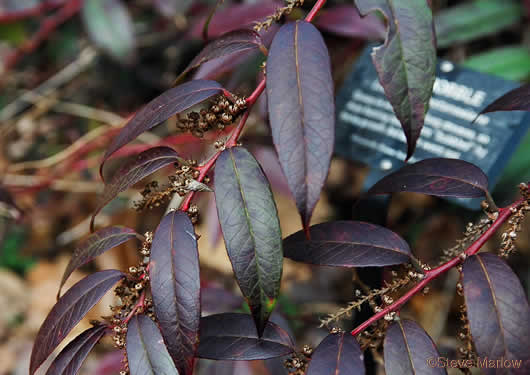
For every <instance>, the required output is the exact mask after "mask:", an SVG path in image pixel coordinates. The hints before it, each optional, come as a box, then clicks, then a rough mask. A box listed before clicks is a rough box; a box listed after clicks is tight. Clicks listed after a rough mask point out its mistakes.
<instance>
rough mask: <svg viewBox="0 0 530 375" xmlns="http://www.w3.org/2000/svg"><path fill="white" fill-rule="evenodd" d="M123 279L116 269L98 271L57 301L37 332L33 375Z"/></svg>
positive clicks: (31, 363)
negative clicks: (73, 329)
mask: <svg viewBox="0 0 530 375" xmlns="http://www.w3.org/2000/svg"><path fill="white" fill-rule="evenodd" d="M124 277H125V275H124V274H123V273H121V272H120V271H116V270H106V271H100V272H96V273H94V274H92V275H90V276H87V277H86V278H84V279H83V280H81V281H79V282H78V283H77V284H75V285H74V286H73V287H71V288H70V289H69V290H68V291H67V292H66V293H65V294H64V296H62V297H61V299H59V301H57V303H56V304H55V306H53V308H52V310H51V311H50V313H49V314H48V316H47V317H46V319H45V320H44V323H42V325H41V327H40V329H39V332H38V333H37V337H36V339H35V343H34V345H33V351H32V353H31V360H30V366H29V373H30V375H33V374H34V373H35V371H37V369H38V368H39V366H40V365H41V364H42V362H44V360H45V359H46V358H47V357H48V356H49V355H50V354H51V352H53V351H54V350H55V348H56V347H57V345H59V344H60V343H61V341H63V339H64V338H65V337H66V335H67V334H68V333H69V332H70V331H71V330H72V328H74V327H75V325H76V324H77V323H78V322H79V321H80V320H81V319H82V318H83V317H84V316H85V315H86V314H87V313H88V311H89V310H90V309H91V308H92V307H93V306H94V305H95V304H96V303H97V302H98V301H99V300H100V299H101V298H102V297H103V296H104V295H105V293H107V291H108V290H109V289H111V288H112V286H113V285H114V284H116V283H117V282H118V281H119V280H121V279H123V278H124Z"/></svg>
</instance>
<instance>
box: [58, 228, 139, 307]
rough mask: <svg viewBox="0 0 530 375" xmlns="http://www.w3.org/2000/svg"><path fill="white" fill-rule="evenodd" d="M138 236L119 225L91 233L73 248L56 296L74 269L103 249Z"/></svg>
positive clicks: (105, 249)
mask: <svg viewBox="0 0 530 375" xmlns="http://www.w3.org/2000/svg"><path fill="white" fill-rule="evenodd" d="M138 236H139V235H138V233H136V232H135V231H134V230H132V229H130V228H125V227H120V226H114V227H109V228H104V229H101V230H98V231H97V232H96V233H93V234H91V235H90V236H89V237H88V238H87V239H86V240H84V241H83V242H81V243H80V244H79V246H78V247H77V248H76V249H75V250H74V253H73V254H72V257H71V258H70V262H69V263H68V266H66V270H65V271H64V274H63V278H62V280H61V285H59V291H58V292H57V296H60V295H61V289H62V287H63V285H64V283H65V282H66V280H68V277H70V275H71V274H72V272H74V271H75V270H76V269H78V268H79V267H81V266H82V265H84V264H86V263H88V262H90V261H91V260H93V259H94V258H96V257H97V256H99V255H101V254H103V253H104V252H105V251H107V250H110V249H112V248H113V247H116V246H118V245H120V244H122V243H124V242H127V241H129V240H130V239H132V238H135V237H137V238H138Z"/></svg>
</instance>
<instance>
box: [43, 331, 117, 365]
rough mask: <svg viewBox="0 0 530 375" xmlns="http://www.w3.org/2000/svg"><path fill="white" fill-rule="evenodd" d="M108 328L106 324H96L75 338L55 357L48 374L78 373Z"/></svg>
mask: <svg viewBox="0 0 530 375" xmlns="http://www.w3.org/2000/svg"><path fill="white" fill-rule="evenodd" d="M106 329H107V327H106V326H104V325H99V326H95V327H92V328H89V329H87V330H86V331H84V332H83V333H81V334H80V335H79V336H77V337H76V338H75V339H73V340H72V341H71V342H70V343H68V345H67V346H66V347H65V348H64V349H63V350H61V352H60V353H59V355H58V356H57V357H56V358H55V359H54V361H53V363H52V364H51V366H50V368H49V369H48V371H47V372H46V375H75V374H77V372H78V371H79V369H80V368H81V365H82V364H83V362H84V360H85V359H86V357H87V356H88V354H89V353H90V351H91V350H92V348H93V347H94V346H95V345H96V344H97V343H98V341H99V340H100V339H101V338H102V337H103V336H104V335H105V330H106Z"/></svg>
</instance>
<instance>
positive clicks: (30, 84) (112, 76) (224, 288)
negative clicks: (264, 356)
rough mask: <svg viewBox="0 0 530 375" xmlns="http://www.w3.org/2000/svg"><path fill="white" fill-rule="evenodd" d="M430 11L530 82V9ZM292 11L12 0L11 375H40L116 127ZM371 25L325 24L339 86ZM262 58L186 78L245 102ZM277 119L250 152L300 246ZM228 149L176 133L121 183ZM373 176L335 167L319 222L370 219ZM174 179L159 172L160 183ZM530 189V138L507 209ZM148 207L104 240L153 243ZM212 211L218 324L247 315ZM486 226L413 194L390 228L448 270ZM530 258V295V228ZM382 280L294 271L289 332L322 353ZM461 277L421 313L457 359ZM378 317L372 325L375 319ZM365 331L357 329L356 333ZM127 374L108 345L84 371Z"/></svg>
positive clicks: (345, 19) (4, 28)
mask: <svg viewBox="0 0 530 375" xmlns="http://www.w3.org/2000/svg"><path fill="white" fill-rule="evenodd" d="M429 2H430V3H431V6H432V9H433V12H434V14H435V20H436V32H437V40H438V55H439V57H441V58H445V59H448V60H450V61H453V62H455V63H457V64H461V65H463V66H465V67H467V68H470V69H474V70H477V71H480V72H484V73H489V74H493V75H496V76H500V77H502V78H505V79H508V80H514V81H518V82H521V83H523V82H528V80H529V79H530V49H529V47H530V23H529V17H530V1H529V0H475V1H472V0H467V1H465V0H430V1H429ZM278 6H282V3H280V2H275V1H271V0H265V1H262V0H246V1H245V0H244V1H240V2H237V1H231V0H224V1H222V0H219V1H214V0H198V1H192V0H130V1H125V0H84V1H82V0H0V87H1V90H0V282H1V283H2V284H1V285H2V288H1V291H0V302H2V306H4V307H6V308H5V309H3V311H2V312H1V313H0V374H22V373H24V374H25V373H26V371H27V366H28V359H29V353H30V350H31V345H32V340H33V337H34V335H35V334H36V331H37V329H38V327H39V326H40V324H41V322H42V320H43V319H44V317H45V316H46V314H47V313H48V311H49V309H50V308H51V306H52V305H53V303H54V302H55V295H56V291H57V287H58V284H59V280H60V275H61V273H62V272H63V270H64V268H65V265H66V262H67V260H68V256H69V254H71V252H72V251H73V250H74V248H75V244H76V242H78V241H79V240H80V239H82V238H83V237H85V236H86V234H87V233H88V221H89V216H90V214H91V213H92V211H93V209H94V207H95V206H96V203H97V199H98V194H99V193H100V192H101V190H102V182H101V180H100V179H99V175H98V166H99V162H100V160H101V156H102V153H103V152H104V150H105V147H106V146H107V145H108V143H109V141H110V139H111V138H112V136H113V135H115V134H116V128H117V127H119V126H120V125H122V124H123V123H124V121H125V120H126V118H127V117H128V116H130V115H131V114H132V113H134V112H135V111H136V110H138V109H139V108H140V107H141V106H142V105H143V104H145V103H147V102H148V101H149V100H151V99H152V98H153V97H155V96H157V95H159V94H160V93H161V92H163V91H165V90H167V89H168V88H170V87H171V85H172V83H173V81H174V80H175V78H176V77H177V76H178V75H179V74H180V73H181V72H182V70H183V69H184V68H185V67H186V66H187V64H188V63H189V62H190V61H191V59H192V58H193V57H194V56H195V55H196V54H197V53H198V52H199V51H200V50H201V48H202V47H204V45H205V43H206V41H205V36H206V37H207V38H208V39H209V40H211V39H215V38H216V37H218V36H219V35H221V34H223V33H225V32H228V31H230V30H233V29H237V28H241V27H252V23H253V22H254V21H256V20H263V19H264V18H265V17H266V16H268V15H270V14H272V13H274V10H275V9H276V8H277V7H278ZM311 6H312V1H311V0H308V1H306V2H305V3H304V4H303V6H302V7H301V8H295V9H294V11H293V12H292V13H291V14H290V15H289V16H288V18H292V19H297V18H300V17H301V16H303V15H304V14H305V12H307V11H308V9H310V7H311ZM214 10H215V12H214ZM208 19H210V21H209V25H208V28H207V32H205V29H206V28H205V27H204V26H205V24H206V23H208ZM357 22H358V15H357V12H356V10H355V8H354V7H353V5H352V2H351V1H347V2H346V1H339V0H330V1H328V2H327V5H326V7H325V8H324V10H323V12H322V14H321V15H320V17H319V18H317V20H316V22H315V23H316V25H317V26H318V27H319V28H320V29H321V31H322V33H323V34H324V36H325V39H326V42H327V44H328V47H329V49H330V54H331V57H332V64H333V72H334V75H335V76H334V79H335V83H336V88H339V87H340V85H341V82H342V81H343V80H344V78H345V77H346V75H347V74H348V73H349V72H350V71H351V69H352V65H353V64H354V63H355V61H356V58H357V57H358V55H359V53H360V51H361V50H362V48H363V47H364V45H365V43H367V42H373V41H374V40H377V38H378V37H379V36H380V35H378V33H377V32H376V30H377V28H374V25H370V24H368V23H357ZM276 30H277V28H276V26H273V27H271V28H270V29H269V30H268V31H262V32H261V33H262V36H263V38H264V40H266V41H267V43H270V41H271V39H272V36H273V35H274V32H275V31H276ZM205 34H206V35H205ZM263 60H264V58H263V57H262V56H261V55H259V54H258V53H251V54H248V53H243V54H239V55H237V56H231V57H230V58H221V59H217V60H213V61H211V62H208V63H206V64H204V65H203V66H201V67H200V68H198V69H196V70H194V71H193V72H192V73H190V74H188V76H187V78H192V77H194V78H207V79H214V80H218V81H220V82H222V83H223V84H224V86H225V87H226V88H228V89H229V90H232V91H233V92H235V93H238V94H243V95H244V94H248V93H250V92H251V91H252V89H253V87H254V85H255V83H256V81H257V77H258V76H259V75H260V74H261V73H260V71H261V70H260V65H261V63H262V62H263ZM266 120H267V111H266V100H264V98H262V99H260V102H259V105H258V106H256V107H255V108H254V110H253V112H252V115H251V118H250V120H249V123H248V126H247V128H248V129H247V130H246V132H245V134H244V143H245V144H246V145H247V146H248V147H250V148H251V150H252V151H253V152H254V153H255V155H256V157H257V158H258V160H259V161H260V162H261V163H262V165H263V168H264V170H265V172H266V173H267V175H268V177H269V179H270V180H271V184H272V186H273V189H274V191H275V196H276V199H277V204H278V208H279V212H280V221H281V223H282V232H283V234H284V236H287V235H289V234H291V233H293V232H295V231H297V230H299V229H300V226H299V219H298V217H297V214H296V209H295V207H294V204H293V203H292V201H291V199H290V197H289V193H288V190H287V188H286V183H285V180H284V177H283V175H282V173H281V170H280V168H279V165H278V162H277V160H276V156H275V153H274V151H273V148H272V147H271V145H272V143H271V139H270V134H269V129H268V126H267V121H266ZM217 135H218V134H214V135H213V136H211V137H209V138H208V137H205V138H203V139H199V138H194V137H191V136H190V135H187V134H179V133H178V132H177V127H176V124H175V120H174V119H171V120H169V121H167V123H166V124H164V126H159V127H157V128H156V129H154V130H153V131H152V132H150V133H146V134H145V135H144V136H142V137H140V138H139V141H138V142H137V143H134V144H132V145H131V146H129V147H128V148H127V149H126V150H125V151H124V152H123V153H122V154H121V155H120V156H121V157H119V158H116V159H114V161H113V162H112V163H109V164H110V165H109V168H108V171H106V173H112V171H113V170H115V168H116V167H117V166H118V165H119V164H120V163H121V162H123V158H124V157H127V156H130V155H134V154H136V153H138V152H139V151H141V150H143V149H145V148H146V147H147V146H146V145H148V144H149V145H153V144H157V145H161V144H168V145H171V146H172V147H174V148H176V149H177V150H178V151H179V152H181V153H182V155H184V156H186V157H190V158H194V159H197V160H199V161H200V160H202V158H205V157H207V156H208V155H209V153H211V152H212V143H213V140H214V139H215V137H216V136H217ZM165 172H166V174H167V170H166V171H165ZM366 172H367V167H366V166H363V165H360V164H359V163H357V162H355V161H352V160H342V159H339V158H336V159H334V160H333V162H332V168H331V172H330V176H329V180H328V183H327V185H326V188H325V191H324V193H323V196H322V199H321V201H320V203H319V205H318V206H317V210H316V212H315V215H314V222H321V221H326V220H329V219H332V218H334V219H352V218H353V217H357V216H358V215H359V213H358V212H357V213H355V212H353V210H352V207H353V204H354V203H355V201H356V199H357V198H358V197H359V192H360V188H361V187H362V181H363V178H364V177H365V175H366ZM163 175H164V173H159V174H158V176H159V177H160V178H161V179H163V178H164V177H161V176H163ZM528 180H530V134H529V135H527V136H526V137H525V138H524V139H523V141H522V143H521V145H520V146H519V147H518V149H517V151H516V153H515V155H514V157H513V158H512V159H511V161H510V163H509V164H508V166H507V167H506V169H505V170H504V171H503V177H502V178H501V180H500V182H499V183H498V184H497V186H496V188H495V190H494V197H495V198H496V199H498V200H499V201H500V202H506V201H508V200H510V199H512V198H513V197H515V196H516V194H517V189H516V186H517V184H518V183H519V182H521V181H528ZM138 189H139V190H141V189H142V185H141V184H140V185H139V186H138ZM139 196H140V195H139V193H138V191H130V192H126V193H124V194H123V195H122V196H120V198H119V199H117V200H115V201H114V202H113V203H112V204H111V205H109V206H108V207H107V208H105V210H104V211H103V213H102V215H101V217H100V218H99V219H98V220H99V221H98V224H99V226H100V227H101V226H105V225H110V224H120V225H126V226H128V227H131V228H136V229H137V230H138V231H145V230H153V229H154V228H155V226H156V225H157V223H158V220H159V219H160V217H161V215H162V214H163V209H160V210H153V211H147V212H142V213H139V214H138V213H136V212H135V211H134V210H132V209H131V207H132V201H133V200H135V199H139ZM212 200H213V198H212V197H211V196H210V195H209V194H208V193H203V194H202V195H201V196H200V199H199V200H198V202H197V203H198V204H199V207H200V213H201V221H200V223H199V225H198V226H197V231H198V232H199V233H200V234H201V236H202V237H201V241H200V243H199V246H200V252H201V265H202V267H203V270H202V275H203V276H202V277H203V280H202V282H203V285H204V286H205V288H206V289H205V293H204V294H203V303H204V307H205V310H206V311H210V312H218V310H220V309H221V310H223V309H224V310H223V311H228V310H240V311H244V310H245V309H246V307H245V306H243V304H242V302H241V299H240V297H239V296H237V295H236V294H235V293H236V290H237V288H235V285H234V280H233V277H232V275H231V266H230V264H229V261H228V258H227V257H226V254H225V251H224V245H223V243H222V240H221V238H220V231H219V226H218V223H217V218H216V212H215V205H214V204H213V202H212ZM478 215H479V214H478V213H477V212H472V211H467V210H466V209H464V208H461V207H458V206H455V205H453V204H451V203H449V202H447V201H443V200H440V199H437V198H432V197H427V196H421V195H416V194H398V195H396V196H395V197H394V198H393V199H392V203H391V205H390V207H389V210H388V214H387V215H386V214H385V215H383V216H384V221H386V224H387V225H388V226H389V227H390V228H391V229H393V230H395V231H397V232H399V233H400V234H402V235H403V236H404V237H405V238H406V239H407V240H408V241H410V243H411V247H412V248H413V250H414V252H415V253H416V254H417V255H418V256H419V257H420V258H421V259H423V260H425V261H427V262H428V261H432V262H434V261H436V259H437V257H439V255H440V254H441V252H442V250H443V249H444V248H447V247H450V246H452V245H453V244H454V243H455V241H456V239H457V238H459V237H460V236H461V233H462V231H463V230H464V228H465V225H466V223H467V222H468V221H470V220H474V219H475V218H477V217H478ZM497 240H498V239H497ZM497 243H498V242H496V241H495V240H494V241H491V243H489V244H488V245H487V246H488V247H489V248H490V249H494V248H495V246H496V244H497ZM519 247H520V252H519V253H518V254H517V255H516V256H514V257H513V258H512V259H511V261H510V263H511V265H512V266H513V267H514V269H515V271H516V273H517V274H518V275H519V277H520V279H521V280H522V282H523V285H524V287H525V288H526V290H527V291H528V284H529V282H530V271H529V269H530V268H529V263H530V262H529V256H530V235H529V231H528V230H525V231H524V232H523V233H522V235H521V236H520V237H519ZM136 254H137V251H136V248H135V244H131V243H128V244H125V245H122V246H120V247H119V248H117V249H115V250H113V251H111V252H109V253H108V254H105V255H104V256H102V257H100V258H99V259H98V260H97V261H96V262H94V263H93V264H91V265H89V266H87V267H86V268H85V270H84V271H80V272H78V274H77V275H75V276H74V277H72V282H73V281H77V280H79V279H80V277H81V276H83V275H84V274H86V273H87V272H90V271H91V270H94V269H103V268H111V267H113V268H119V269H126V268H127V267H128V266H129V265H131V264H135V263H136V256H137V255H136ZM374 274H377V273H374V272H372V271H371V270H360V272H359V274H353V275H352V272H351V271H348V270H343V271H342V270H341V271H337V270H333V269H325V268H322V269H319V268H317V267H312V266H309V265H299V264H298V265H296V266H294V265H293V264H292V263H290V262H288V261H286V266H285V271H284V279H283V284H282V297H281V299H280V303H279V306H280V307H279V312H280V315H279V317H277V319H281V318H282V317H283V318H285V317H286V318H287V320H288V321H289V323H285V324H290V327H291V328H292V329H293V330H294V331H295V334H296V336H297V338H298V342H299V344H300V345H302V344H305V343H309V344H313V345H315V344H317V343H318V342H319V340H320V339H321V338H322V337H323V336H324V333H325V332H324V331H323V330H319V329H317V328H316V327H317V326H318V318H319V317H321V316H323V315H324V314H326V313H329V312H333V311H335V310H336V309H337V308H339V307H340V306H342V305H344V304H345V303H347V302H348V301H350V300H351V299H352V297H353V290H354V289H355V285H356V282H355V280H356V278H357V277H359V275H360V277H361V278H362V279H363V280H364V281H365V283H367V284H368V285H371V283H375V285H377V283H378V281H380V280H374V276H373V275H374ZM383 277H384V275H383ZM455 277H456V275H451V274H450V275H449V276H448V278H447V279H446V280H445V281H439V282H437V283H435V285H433V288H432V291H431V293H430V294H429V295H428V296H418V297H416V298H414V299H413V300H412V302H411V303H410V304H409V306H408V307H407V309H406V313H407V314H411V315H413V316H415V317H416V318H417V319H418V321H419V322H420V323H421V324H422V325H423V327H424V328H425V329H426V330H427V331H428V332H429V333H430V334H431V336H433V338H434V339H435V341H437V343H438V344H439V347H440V350H441V351H442V352H443V353H445V354H446V355H447V356H448V357H450V358H456V357H457V354H456V353H455V352H454V350H455V348H456V347H457V346H458V343H457V341H456V339H455V332H456V331H457V329H458V319H457V316H458V303H457V302H458V301H455V299H454V298H453V294H454V283H455V282H456V279H455ZM352 280H353V281H352ZM69 285H72V284H69ZM111 301H112V296H109V298H108V299H106V300H104V301H103V302H102V303H101V304H99V305H98V306H97V307H96V308H95V310H94V312H93V314H92V315H91V316H90V318H96V317H98V316H100V315H105V314H106V310H105V309H106V306H108V305H109V304H110V302H111ZM366 313H367V312H366V311H363V312H361V313H360V317H362V314H366ZM355 319H357V317H353V318H352V321H351V322H346V323H345V324H346V327H348V326H349V325H353V323H354V320H355ZM284 320H285V319H284ZM87 324H88V320H87V321H84V322H82V323H81V324H80V327H78V330H77V331H76V332H77V333H78V332H80V331H81V330H82V329H83V328H84V327H86V326H87ZM76 332H74V334H75V333H76ZM120 360H121V354H119V353H116V352H114V351H113V350H112V346H111V345H110V342H104V344H103V345H101V348H100V350H99V351H98V353H97V355H95V356H93V358H91V359H90V361H88V362H87V364H86V366H85V370H83V371H84V373H86V374H89V373H92V374H94V373H96V374H103V375H106V374H117V373H118V372H119V368H120ZM201 362H202V361H201ZM372 362H373V364H372V365H371V367H370V370H369V371H371V373H376V371H377V366H375V363H376V362H377V358H375V360H374V361H372ZM276 365H277V364H274V363H261V362H259V363H250V364H237V365H234V364H230V363H210V362H208V361H204V363H203V364H202V365H201V363H199V366H201V370H200V371H201V373H204V374H207V373H210V374H213V373H215V374H225V373H226V374H250V373H256V374H267V373H273V374H275V375H276V374H277V373H280V372H278V371H281V370H271V368H275V367H274V366H276ZM223 371H224V372H223ZM275 371H276V372H275Z"/></svg>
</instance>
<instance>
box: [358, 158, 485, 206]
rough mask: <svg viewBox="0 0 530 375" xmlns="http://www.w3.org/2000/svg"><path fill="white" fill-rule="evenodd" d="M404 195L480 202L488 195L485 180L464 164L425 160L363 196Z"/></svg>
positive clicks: (403, 170) (380, 181)
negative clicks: (407, 193)
mask: <svg viewBox="0 0 530 375" xmlns="http://www.w3.org/2000/svg"><path fill="white" fill-rule="evenodd" d="M405 191H407V192H414V193H422V194H428V195H434V196H437V197H457V198H480V197H483V196H485V195H486V194H487V191H488V177H487V176H486V175H485V174H484V172H482V170H481V169H480V168H479V167H477V166H476V165H474V164H471V163H468V162H467V161H464V160H458V159H443V158H433V159H425V160H421V161H419V162H417V163H414V164H407V165H405V166H404V167H402V168H401V169H399V170H397V171H396V172H393V173H391V174H389V175H388V176H385V177H383V178H382V179H381V180H379V181H378V182H377V183H376V184H375V185H374V186H372V187H371V188H370V190H368V192H367V193H366V194H367V195H377V194H391V193H398V192H405Z"/></svg>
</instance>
